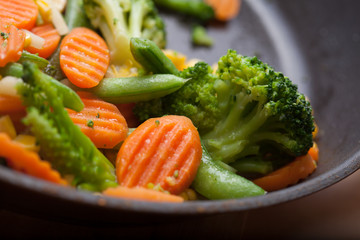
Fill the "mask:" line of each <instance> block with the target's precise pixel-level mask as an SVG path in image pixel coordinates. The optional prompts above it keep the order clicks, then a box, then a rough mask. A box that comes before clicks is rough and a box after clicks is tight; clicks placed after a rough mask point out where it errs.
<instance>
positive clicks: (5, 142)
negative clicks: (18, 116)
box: [0, 133, 67, 185]
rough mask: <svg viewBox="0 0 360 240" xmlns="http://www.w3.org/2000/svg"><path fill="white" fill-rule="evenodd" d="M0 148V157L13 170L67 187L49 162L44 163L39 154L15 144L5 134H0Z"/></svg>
mask: <svg viewBox="0 0 360 240" xmlns="http://www.w3.org/2000/svg"><path fill="white" fill-rule="evenodd" d="M0 146H1V148H0V157H3V158H5V159H6V160H7V162H8V165H9V166H10V167H11V168H13V169H15V170H17V171H20V172H24V173H26V174H28V175H31V176H34V177H37V178H41V179H44V180H47V181H50V182H54V183H58V184H62V185H67V183H66V181H65V180H63V179H62V178H61V176H60V174H59V173H58V172H57V171H55V170H53V169H52V168H51V166H50V163H49V162H46V161H42V160H41V159H40V157H39V155H38V154H36V153H34V152H31V151H29V150H26V149H25V148H23V147H22V146H21V145H20V144H18V143H16V142H13V141H12V140H11V139H10V138H9V136H8V135H6V134H5V133H0Z"/></svg>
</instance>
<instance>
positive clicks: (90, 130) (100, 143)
mask: <svg viewBox="0 0 360 240" xmlns="http://www.w3.org/2000/svg"><path fill="white" fill-rule="evenodd" d="M78 94H79V96H80V98H81V100H82V101H83V103H84V105H85V107H84V109H83V110H82V111H81V112H76V111H73V110H70V109H67V111H68V113H69V116H70V118H71V120H72V121H73V122H74V123H75V124H76V125H78V126H79V127H80V129H81V131H82V132H83V133H84V134H85V135H86V136H88V137H89V138H90V139H91V141H92V142H93V143H94V144H95V146H96V147H97V148H107V149H108V148H113V147H115V146H116V145H117V144H119V143H120V142H122V141H123V140H124V139H125V138H126V137H127V133H128V127H127V123H126V120H125V118H124V117H123V115H122V114H121V113H120V111H119V110H118V109H117V107H116V106H115V105H113V104H111V103H107V102H105V101H103V100H100V99H98V98H96V97H94V96H92V95H91V94H89V93H85V92H78Z"/></svg>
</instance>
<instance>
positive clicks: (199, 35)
mask: <svg viewBox="0 0 360 240" xmlns="http://www.w3.org/2000/svg"><path fill="white" fill-rule="evenodd" d="M192 42H193V44H195V45H198V46H205V47H211V46H212V45H213V44H214V40H213V39H212V38H211V37H210V36H209V35H208V33H207V31H206V29H205V28H204V27H203V26H200V25H197V26H195V27H194V29H193V32H192Z"/></svg>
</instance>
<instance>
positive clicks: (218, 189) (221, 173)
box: [192, 145, 266, 199]
mask: <svg viewBox="0 0 360 240" xmlns="http://www.w3.org/2000/svg"><path fill="white" fill-rule="evenodd" d="M202 147H203V155H202V159H201V163H200V166H199V169H198V172H197V175H196V178H195V180H194V181H193V183H192V187H193V188H194V189H195V190H196V191H197V192H199V193H200V194H202V195H203V196H204V197H206V198H208V199H233V198H244V197H253V196H259V195H264V194H265V193H266V191H265V190H263V189H262V188H260V187H259V186H257V185H255V184H254V183H253V182H251V181H249V180H247V179H245V178H243V177H241V176H239V175H237V174H235V173H233V172H231V171H229V170H227V169H225V168H223V167H221V166H220V165H218V164H216V163H215V162H214V161H213V160H212V158H211V156H210V154H209V153H208V152H207V150H206V149H205V147H204V145H202Z"/></svg>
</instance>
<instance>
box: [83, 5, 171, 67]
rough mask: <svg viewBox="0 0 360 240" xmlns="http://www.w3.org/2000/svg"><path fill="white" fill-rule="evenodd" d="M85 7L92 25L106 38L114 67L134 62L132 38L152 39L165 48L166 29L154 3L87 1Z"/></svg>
mask: <svg viewBox="0 0 360 240" xmlns="http://www.w3.org/2000/svg"><path fill="white" fill-rule="evenodd" d="M84 4H85V5H84V7H85V11H86V14H87V15H88V17H89V19H90V21H91V24H92V25H93V26H94V27H95V28H99V29H100V31H101V33H102V34H103V36H104V38H105V40H106V42H107V44H108V46H109V49H110V55H111V60H112V62H113V63H114V64H118V65H121V64H124V63H125V62H126V60H127V59H133V57H132V54H131V52H130V38H131V37H142V38H146V39H150V40H152V41H154V42H155V43H156V44H157V45H158V46H159V47H160V48H164V47H165V45H166V33H165V25H164V22H163V20H162V19H161V17H160V16H159V14H158V11H157V9H156V7H155V5H154V3H153V1H152V0H84Z"/></svg>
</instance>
